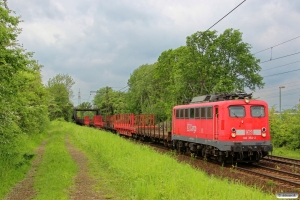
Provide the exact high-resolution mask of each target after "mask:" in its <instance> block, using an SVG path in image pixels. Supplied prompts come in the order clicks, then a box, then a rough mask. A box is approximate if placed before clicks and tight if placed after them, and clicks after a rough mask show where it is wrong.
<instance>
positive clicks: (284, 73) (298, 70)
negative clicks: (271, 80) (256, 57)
mask: <svg viewBox="0 0 300 200" xmlns="http://www.w3.org/2000/svg"><path fill="white" fill-rule="evenodd" d="M299 70H300V69H295V70H291V71H285V72H281V73H277V74H271V75H268V76H264V78H265V77H270V76H276V75H280V74H286V73H290V72H295V71H299Z"/></svg>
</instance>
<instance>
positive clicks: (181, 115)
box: [179, 109, 184, 119]
mask: <svg viewBox="0 0 300 200" xmlns="http://www.w3.org/2000/svg"><path fill="white" fill-rule="evenodd" d="M183 111H184V110H183V109H180V116H179V117H180V118H181V119H183V118H184V115H183V114H184V113H183Z"/></svg>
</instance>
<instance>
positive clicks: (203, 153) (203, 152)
mask: <svg viewBox="0 0 300 200" xmlns="http://www.w3.org/2000/svg"><path fill="white" fill-rule="evenodd" d="M205 151H206V148H205V147H203V148H202V157H205V156H206V153H205Z"/></svg>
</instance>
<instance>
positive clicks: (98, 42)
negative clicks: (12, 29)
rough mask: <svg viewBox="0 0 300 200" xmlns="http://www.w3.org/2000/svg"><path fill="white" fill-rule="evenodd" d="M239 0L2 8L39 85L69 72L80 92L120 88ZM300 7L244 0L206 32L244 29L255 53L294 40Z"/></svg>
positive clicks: (288, 47) (115, 0)
mask: <svg viewBox="0 0 300 200" xmlns="http://www.w3.org/2000/svg"><path fill="white" fill-rule="evenodd" d="M240 2H241V1H240V0H224V1H220V0H212V1H206V0H189V1H181V0H166V1H160V0H145V1H139V0H130V1H129V0H123V1H119V0H111V1H104V0H85V1H83V0H75V1H73V0H65V1H58V0H44V1H39V0H31V1H19V0H10V1H8V4H9V7H10V8H11V9H12V10H15V11H16V12H17V15H21V16H22V19H23V20H24V21H25V22H23V23H21V27H22V28H23V32H22V34H21V35H20V37H19V40H20V43H23V44H24V47H25V48H26V49H28V51H33V52H35V57H34V58H35V59H37V60H39V63H41V64H43V65H44V66H45V67H44V68H43V80H44V81H47V80H48V79H49V78H50V77H53V76H54V75H55V74H57V73H65V74H69V75H71V76H72V77H73V78H74V79H76V80H75V81H76V86H74V88H77V89H78V88H82V92H83V91H90V90H97V89H99V88H100V87H105V86H112V87H122V86H123V87H124V86H126V83H127V80H128V78H129V75H130V73H132V71H133V70H134V69H136V68H137V67H139V66H140V65H142V64H146V63H153V62H155V61H156V59H157V58H158V56H159V55H160V54H161V52H163V51H165V50H168V49H170V48H177V47H179V46H181V45H185V39H186V37H187V36H189V35H191V34H193V33H195V32H196V31H205V30H206V29H208V28H209V27H210V26H211V25H213V24H214V23H215V22H217V21H218V20H219V19H220V18H221V17H223V16H224V15H225V14H227V13H228V12H229V11H230V10H231V9H232V8H234V7H235V6H236V5H238V4H239V3H240ZM299 9H300V2H298V1H286V0H274V1H261V0H252V1H246V2H245V3H243V4H242V5H241V6H240V7H238V8H237V9H236V10H235V11H233V12H232V13H231V14H229V15H228V16H227V17H226V18H224V19H223V20H222V21H220V22H219V23H218V24H217V25H215V26H214V27H213V28H212V30H217V31H218V32H219V33H222V32H223V31H224V30H225V29H227V28H234V29H239V30H240V31H241V32H243V40H244V41H246V42H247V43H250V44H251V45H252V47H253V50H252V52H256V51H259V50H262V49H265V48H268V47H271V46H273V45H276V44H279V43H281V42H283V41H286V40H288V39H290V38H293V37H296V36H298V35H300V34H299V33H300V27H299V26H297V24H298V22H299V20H300V13H299ZM299 46H300V39H298V40H294V41H292V42H289V43H286V44H283V45H281V46H278V47H274V48H273V50H272V57H273V58H276V57H280V56H283V55H287V54H290V53H295V52H297V51H300V50H299ZM256 56H257V57H258V58H260V59H261V60H262V61H265V60H268V59H270V57H271V51H270V50H268V51H265V52H262V53H259V54H256ZM296 60H300V55H297V56H292V57H287V58H284V59H278V60H276V61H275V60H274V61H272V62H268V63H264V64H261V66H262V69H267V68H271V67H274V66H279V65H281V64H285V63H288V62H293V61H296ZM297 66H298V65H297V64H294V65H291V66H286V67H282V68H276V69H274V70H269V71H262V73H261V74H262V75H263V76H267V75H270V74H276V73H281V72H284V71H287V70H289V69H297ZM298 68H299V67H298ZM299 73H300V72H294V73H286V74H282V75H278V76H272V77H266V78H265V80H264V81H265V82H266V88H267V87H271V86H273V87H275V88H278V86H279V85H280V84H287V82H289V81H290V80H293V79H295V80H297V79H298V77H299ZM291 89H292V88H291ZM276 90H277V89H275V90H274V91H272V90H270V91H269V90H267V89H265V90H261V91H262V92H263V93H266V91H268V92H270V93H271V94H272V95H273V96H272V95H269V96H267V95H266V97H265V98H266V100H267V101H268V102H270V104H274V103H276V101H275V100H274V99H276V98H277V99H278V94H277V91H276ZM287 90H288V89H287V88H286V91H287ZM74 92H76V91H74ZM257 92H259V91H257ZM291 92H292V93H294V94H291V95H290V96H287V97H289V98H288V99H287V101H288V102H290V103H287V104H286V105H288V104H291V105H292V104H294V103H295V102H298V98H299V93H298V90H297V88H295V87H294V90H292V91H291ZM87 94H88V93H87ZM297 95H298V96H297ZM283 108H285V107H283Z"/></svg>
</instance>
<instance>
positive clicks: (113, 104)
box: [93, 87, 128, 116]
mask: <svg viewBox="0 0 300 200" xmlns="http://www.w3.org/2000/svg"><path fill="white" fill-rule="evenodd" d="M125 102H126V100H125V93H124V92H121V91H114V90H113V89H112V88H111V87H103V88H100V89H99V90H97V93H96V95H95V96H94V100H93V104H94V105H96V107H98V108H99V109H100V114H101V115H103V116H106V115H113V114H119V113H127V112H128V109H127V104H126V103H125Z"/></svg>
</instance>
